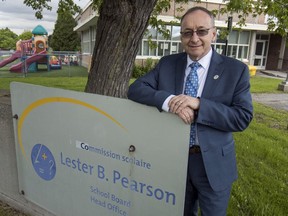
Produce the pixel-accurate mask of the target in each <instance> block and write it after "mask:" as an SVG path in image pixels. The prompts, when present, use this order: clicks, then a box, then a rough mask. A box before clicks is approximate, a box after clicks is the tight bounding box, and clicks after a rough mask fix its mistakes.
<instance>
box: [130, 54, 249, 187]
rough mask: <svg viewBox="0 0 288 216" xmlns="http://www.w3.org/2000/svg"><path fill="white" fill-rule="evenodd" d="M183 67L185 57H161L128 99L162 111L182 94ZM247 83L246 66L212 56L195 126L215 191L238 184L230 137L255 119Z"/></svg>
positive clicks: (222, 57) (215, 55)
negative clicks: (163, 105) (164, 106)
mask: <svg viewBox="0 0 288 216" xmlns="http://www.w3.org/2000/svg"><path fill="white" fill-rule="evenodd" d="M186 64H187V54H186V53H180V54H175V55H170V56H165V57H163V58H162V59H161V60H160V61H159V63H158V65H157V66H156V67H155V69H153V70H152V71H150V72H149V73H148V74H146V75H145V76H143V77H141V78H139V79H138V80H136V81H135V82H134V83H133V84H132V85H131V86H130V88H129V91H128V98H129V99H131V100H133V101H136V102H139V103H142V104H146V105H149V106H155V107H157V108H158V109H159V110H161V107H162V104H163V102H164V101H165V99H166V98H167V97H168V96H169V95H171V94H175V95H178V94H181V93H182V90H183V85H184V75H185V67H186ZM249 78H250V77H249V70H248V67H247V65H245V64H244V63H242V62H240V61H238V60H236V59H232V58H229V57H226V56H222V55H219V54H218V53H216V52H215V51H213V55H212V59H211V63H210V67H209V71H208V75H207V79H206V82H205V85H204V89H203V92H202V96H201V98H200V109H199V111H198V116H197V119H196V122H197V134H198V140H199V145H200V147H201V152H202V156H203V162H204V166H205V169H206V173H207V176H208V179H209V183H210V185H211V187H212V188H213V190H215V191H218V190H222V189H225V188H226V187H228V186H230V185H231V183H232V182H233V181H234V180H236V179H237V167H236V155H235V146H234V140H233V136H232V132H237V131H243V130H244V129H245V128H247V127H248V125H249V123H250V122H251V120H252V117H253V107H252V99H251V94H250V83H249ZM187 136H188V135H187Z"/></svg>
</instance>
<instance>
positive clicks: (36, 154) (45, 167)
mask: <svg viewBox="0 0 288 216" xmlns="http://www.w3.org/2000/svg"><path fill="white" fill-rule="evenodd" d="M31 161H32V165H33V167H34V170H35V172H36V173H37V174H38V176H39V177H40V178H42V179H44V180H46V181H50V180H51V179H53V178H54V177H55V174H56V163H55V159H54V157H53V154H52V153H51V151H50V150H49V149H48V148H47V147H46V146H45V145H43V144H36V145H34V147H33V149H32V152H31Z"/></svg>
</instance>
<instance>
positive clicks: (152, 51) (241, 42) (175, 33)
mask: <svg viewBox="0 0 288 216" xmlns="http://www.w3.org/2000/svg"><path fill="white" fill-rule="evenodd" d="M166 29H168V30H169V32H170V33H171V36H170V38H169V39H165V38H164V36H163V35H162V34H160V33H158V32H157V31H156V29H153V28H152V27H151V26H149V27H148V29H147V33H146V34H145V36H144V37H143V40H142V41H141V44H140V47H139V49H138V53H137V54H138V58H139V57H140V58H141V57H143V58H148V57H157V58H160V57H162V56H165V55H170V54H176V53H180V52H183V47H182V44H181V38H180V26H170V25H167V26H166ZM149 35H151V36H150V39H151V42H152V43H155V44H156V45H157V48H153V47H152V48H151V46H149V40H148V39H149ZM220 35H221V29H217V40H216V42H215V43H213V44H212V45H213V46H214V49H215V50H216V52H218V53H220V54H224V50H225V42H226V39H221V37H220ZM250 37H251V32H250V31H232V32H230V34H229V40H228V48H227V56H230V57H232V58H237V59H239V60H243V59H248V55H249V53H248V50H249V43H250Z"/></svg>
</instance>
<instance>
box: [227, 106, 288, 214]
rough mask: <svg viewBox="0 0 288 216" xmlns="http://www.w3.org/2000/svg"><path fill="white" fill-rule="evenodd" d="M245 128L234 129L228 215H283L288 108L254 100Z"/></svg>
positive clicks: (287, 171)
mask: <svg viewBox="0 0 288 216" xmlns="http://www.w3.org/2000/svg"><path fill="white" fill-rule="evenodd" d="M254 109H255V112H254V119H253V121H252V123H251V125H250V126H249V128H248V129H247V130H245V131H244V132H242V133H235V134H234V137H235V140H236V152H237V161H238V174H239V179H238V181H236V183H235V184H234V185H233V189H232V196H231V201H230V205H229V209H228V215H231V216H233V215H241V216H242V215H243V216H247V215H251V216H252V215H253V216H254V215H263V216H264V215H265V216H268V215H271V216H274V215H277V216H281V215H283V216H284V215H287V204H288V203H287V202H288V201H287V196H288V186H287V184H288V176H287V175H288V158H287V155H288V128H287V126H288V112H287V111H280V110H277V111H276V110H275V109H272V108H270V107H267V106H264V105H260V104H257V103H255V104H254Z"/></svg>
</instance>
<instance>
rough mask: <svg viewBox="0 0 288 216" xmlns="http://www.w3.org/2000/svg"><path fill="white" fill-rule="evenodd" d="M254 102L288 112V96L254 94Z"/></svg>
mask: <svg viewBox="0 0 288 216" xmlns="http://www.w3.org/2000/svg"><path fill="white" fill-rule="evenodd" d="M252 99H253V101H256V102H258V103H261V104H264V105H267V106H271V107H273V108H276V109H282V110H286V111H288V94H284V93H282V94H266V93H261V94H252Z"/></svg>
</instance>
